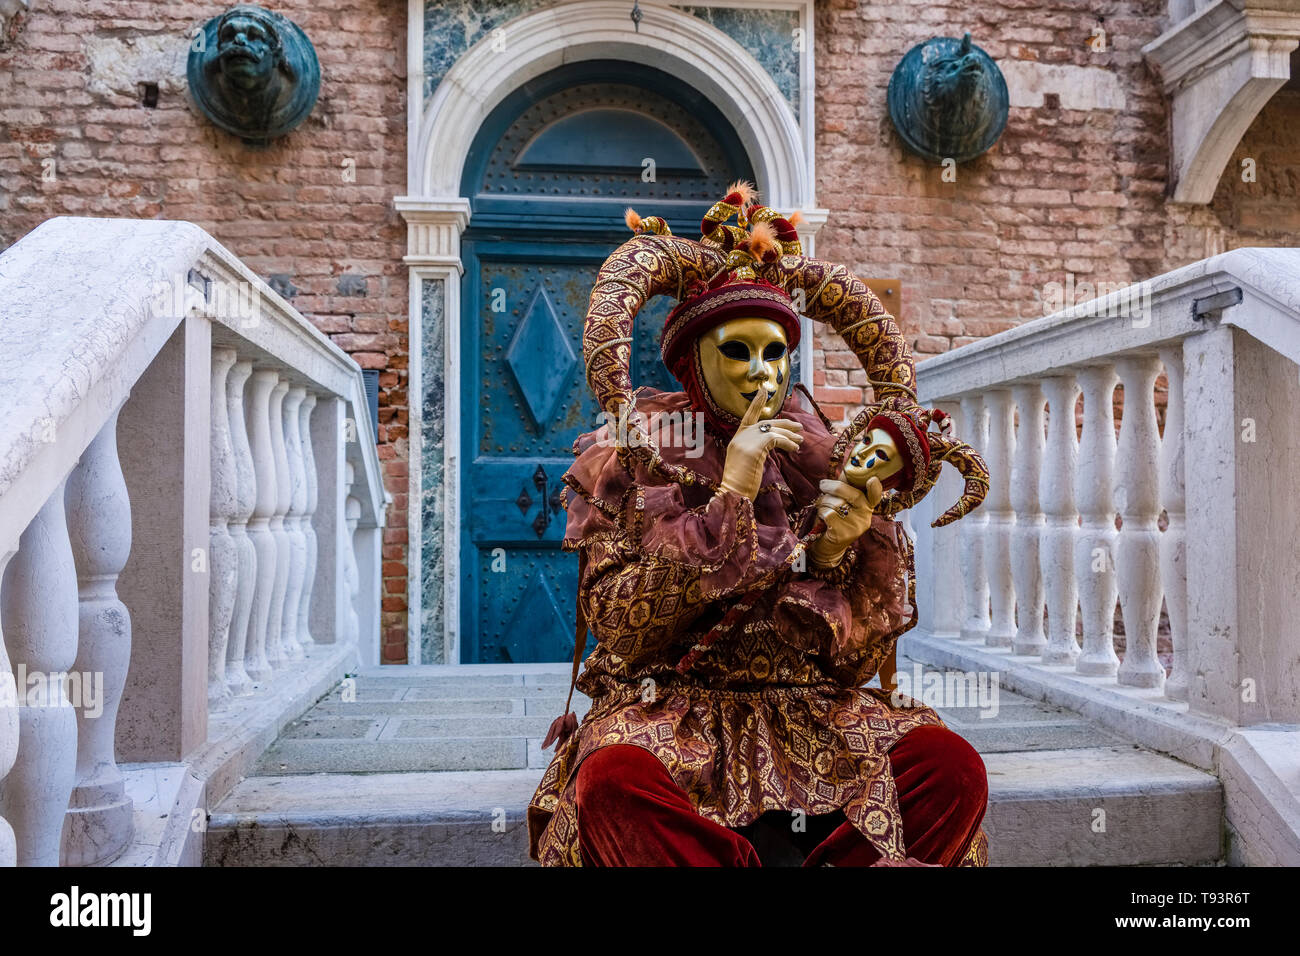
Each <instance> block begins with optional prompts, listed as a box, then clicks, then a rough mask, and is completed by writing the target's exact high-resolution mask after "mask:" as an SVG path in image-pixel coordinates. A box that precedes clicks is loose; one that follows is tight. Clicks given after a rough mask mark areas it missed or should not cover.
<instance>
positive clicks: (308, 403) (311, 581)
mask: <svg viewBox="0 0 1300 956" xmlns="http://www.w3.org/2000/svg"><path fill="white" fill-rule="evenodd" d="M315 407H316V395H315V393H314V392H308V393H307V394H306V396H305V397H304V398H303V401H302V404H301V405H300V406H299V407H298V440H299V443H300V444H301V445H302V461H303V469H304V471H305V473H306V478H307V500H306V506H305V507H304V509H303V513H302V521H301V526H302V531H303V540H304V542H305V543H306V545H307V564H306V570H305V571H304V572H303V585H302V597H301V599H300V600H299V601H298V624H297V634H298V644H299V646H300V647H302V648H303V649H304V651H305V650H306V649H307V648H309V647H311V646H312V645H313V644H315V643H316V642H315V640H314V639H313V638H312V636H311V613H310V612H311V592H312V588H313V587H314V586H315V583H316V529H315V528H314V527H313V526H312V523H313V521H314V520H315V517H316V505H317V502H318V500H319V489H318V485H317V481H316V453H315V450H314V448H313V442H312V436H311V413H312V409H314V408H315Z"/></svg>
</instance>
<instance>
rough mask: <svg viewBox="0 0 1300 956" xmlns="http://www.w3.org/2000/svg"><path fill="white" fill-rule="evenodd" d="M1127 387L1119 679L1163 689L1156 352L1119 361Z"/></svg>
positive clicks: (1121, 477) (1123, 428)
mask: <svg viewBox="0 0 1300 956" xmlns="http://www.w3.org/2000/svg"><path fill="white" fill-rule="evenodd" d="M1116 368H1117V369H1118V371H1119V376H1120V381H1121V382H1122V383H1123V385H1124V419H1123V422H1122V425H1121V427H1120V435H1119V472H1118V474H1117V476H1116V478H1117V483H1118V484H1119V486H1120V487H1122V488H1123V489H1124V494H1123V495H1122V498H1121V501H1120V516H1121V517H1122V518H1123V519H1124V523H1123V528H1122V530H1121V531H1120V534H1119V548H1118V551H1117V553H1116V565H1115V569H1116V572H1117V575H1118V577H1119V592H1120V593H1119V597H1120V610H1121V612H1122V613H1123V615H1124V635H1125V650H1124V660H1123V662H1122V663H1121V664H1120V666H1119V682H1120V683H1121V684H1126V685H1128V686H1130V687H1156V688H1158V687H1163V686H1164V683H1165V669H1164V667H1162V666H1161V664H1160V659H1159V657H1158V656H1157V655H1156V630H1157V628H1158V627H1159V625H1160V599H1161V597H1162V596H1163V594H1162V591H1161V587H1160V528H1159V525H1158V523H1157V522H1158V520H1159V517H1160V432H1159V429H1158V427H1157V425H1156V408H1155V400H1154V391H1155V385H1156V376H1157V375H1159V374H1160V359H1159V358H1158V357H1157V356H1155V355H1140V356H1134V357H1125V358H1121V359H1119V360H1118V361H1117V362H1116Z"/></svg>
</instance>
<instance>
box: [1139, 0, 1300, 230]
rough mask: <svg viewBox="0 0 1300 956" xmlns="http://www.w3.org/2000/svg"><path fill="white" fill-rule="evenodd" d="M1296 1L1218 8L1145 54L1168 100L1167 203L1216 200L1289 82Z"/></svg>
mask: <svg viewBox="0 0 1300 956" xmlns="http://www.w3.org/2000/svg"><path fill="white" fill-rule="evenodd" d="M1297 44H1300V0H1218V2H1216V3H1214V4H1212V5H1210V6H1206V7H1203V8H1202V9H1201V10H1199V11H1197V12H1196V13H1195V14H1193V15H1192V16H1190V17H1187V18H1186V19H1184V20H1182V21H1181V22H1179V23H1177V24H1175V25H1174V26H1173V27H1171V28H1170V29H1169V30H1167V31H1165V32H1164V33H1162V34H1161V35H1160V36H1158V37H1156V39H1154V40H1152V41H1151V42H1150V43H1148V44H1147V45H1146V46H1144V47H1143V48H1142V51H1143V52H1144V53H1145V54H1146V55H1147V59H1148V60H1149V62H1150V63H1151V64H1152V65H1153V67H1154V68H1155V69H1156V70H1157V72H1159V74H1160V76H1161V79H1162V80H1163V81H1164V86H1165V92H1166V93H1167V94H1168V95H1169V96H1170V97H1171V99H1172V120H1171V122H1172V126H1173V129H1172V134H1173V135H1172V140H1173V142H1172V149H1171V158H1170V165H1171V168H1170V182H1171V186H1172V195H1171V198H1172V200H1173V201H1174V202H1184V203H1197V204H1202V205H1203V204H1206V203H1208V202H1210V200H1211V199H1213V198H1214V192H1215V189H1216V188H1217V187H1218V184H1219V180H1220V178H1221V177H1222V176H1223V173H1224V168H1225V167H1226V166H1227V164H1228V160H1229V159H1231V158H1232V153H1233V150H1235V149H1236V148H1237V144H1238V143H1240V142H1241V137H1242V136H1244V135H1245V133H1246V130H1247V129H1249V128H1250V124H1251V123H1252V122H1254V120H1255V117H1256V116H1257V115H1258V114H1259V111H1260V110H1261V109H1263V108H1264V104H1266V103H1267V102H1268V101H1269V99H1270V98H1271V97H1272V96H1273V94H1274V93H1276V92H1277V91H1278V89H1279V88H1281V86H1282V84H1284V83H1285V82H1286V81H1287V80H1288V79H1290V77H1291V66H1290V57H1291V52H1292V51H1293V50H1295V49H1296V46H1297Z"/></svg>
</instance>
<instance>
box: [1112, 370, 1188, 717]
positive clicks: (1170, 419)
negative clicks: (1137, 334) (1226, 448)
mask: <svg viewBox="0 0 1300 956" xmlns="http://www.w3.org/2000/svg"><path fill="white" fill-rule="evenodd" d="M1160 360H1161V362H1162V363H1163V364H1164V367H1165V377H1166V378H1167V379H1168V381H1169V399H1168V405H1167V406H1166V407H1165V435H1164V439H1163V440H1162V441H1161V443H1160V501H1161V503H1162V504H1163V505H1164V508H1165V515H1166V516H1167V518H1168V520H1169V524H1168V526H1167V527H1166V528H1165V533H1164V534H1163V535H1161V536H1160V583H1161V585H1162V587H1163V588H1164V592H1165V610H1166V611H1167V612H1168V613H1169V633H1170V637H1171V639H1172V640H1173V645H1174V666H1173V671H1172V673H1170V675H1169V680H1168V681H1166V682H1165V696H1166V697H1169V698H1171V699H1173V700H1186V699H1187V647H1186V643H1187V517H1186V510H1187V506H1186V500H1187V499H1186V490H1185V489H1186V478H1185V476H1184V473H1183V468H1184V458H1185V456H1184V454H1183V449H1184V447H1185V446H1184V441H1183V430H1184V417H1183V350H1182V349H1181V348H1179V347H1173V348H1167V349H1162V350H1161V352H1160ZM1126 627H1127V625H1126Z"/></svg>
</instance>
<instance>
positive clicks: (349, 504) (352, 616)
mask: <svg viewBox="0 0 1300 956" xmlns="http://www.w3.org/2000/svg"><path fill="white" fill-rule="evenodd" d="M344 468H345V471H344V485H345V487H344V494H345V495H346V496H347V497H346V499H345V500H344V508H343V510H344V515H345V517H346V520H347V523H348V533H347V536H346V540H345V541H344V543H343V587H344V592H345V593H346V594H347V596H348V601H347V608H346V609H345V615H346V623H345V625H344V640H347V641H356V640H357V638H358V637H359V635H360V634H361V618H360V617H359V616H358V614H357V598H358V597H359V596H360V594H361V572H360V571H359V570H358V569H357V554H356V531H357V524H358V522H359V521H360V520H361V502H360V501H358V500H357V499H356V498H353V497H352V495H351V491H352V485H353V484H354V483H355V482H356V471H355V469H354V468H353V467H352V462H347V464H346V465H345V466H344Z"/></svg>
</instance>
